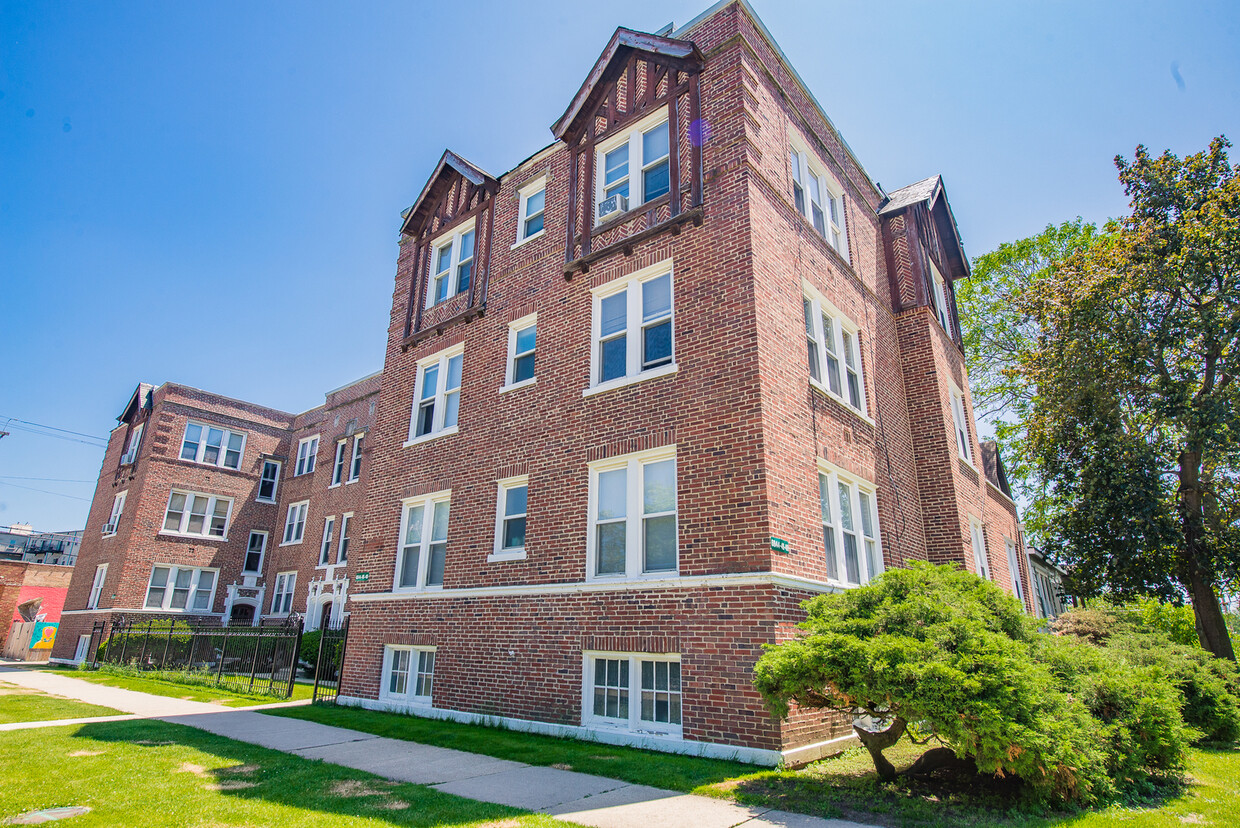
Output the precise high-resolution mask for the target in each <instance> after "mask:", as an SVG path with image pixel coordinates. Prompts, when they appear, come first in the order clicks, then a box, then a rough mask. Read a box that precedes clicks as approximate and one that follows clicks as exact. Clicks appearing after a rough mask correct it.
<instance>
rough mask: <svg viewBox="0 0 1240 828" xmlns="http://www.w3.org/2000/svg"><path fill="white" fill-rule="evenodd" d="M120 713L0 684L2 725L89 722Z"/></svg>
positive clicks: (0, 717)
mask: <svg viewBox="0 0 1240 828" xmlns="http://www.w3.org/2000/svg"><path fill="white" fill-rule="evenodd" d="M121 715H124V714H123V713H122V712H121V711H120V710H113V709H112V708H110V707H102V706H100V705H97V704H87V703H86V702H80V701H78V700H77V699H66V698H64V697H62V696H53V695H51V694H49V693H41V692H39V691H38V690H31V689H30V688H27V687H19V686H18V685H16V684H9V683H8V682H2V681H0V724H12V723H14V722H46V721H53V720H55V719H85V718H88V717H90V716H121Z"/></svg>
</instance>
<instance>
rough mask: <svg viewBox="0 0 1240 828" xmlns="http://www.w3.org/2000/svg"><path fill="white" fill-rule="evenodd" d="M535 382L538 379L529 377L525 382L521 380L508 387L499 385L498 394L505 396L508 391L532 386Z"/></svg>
mask: <svg viewBox="0 0 1240 828" xmlns="http://www.w3.org/2000/svg"><path fill="white" fill-rule="evenodd" d="M536 382H538V377H530V378H529V379H527V380H521V381H520V382H514V383H511V384H510V385H501V386H500V387H499V393H501V394H507V393H508V392H509V391H516V390H517V389H518V388H525V387H527V386H530V385H533V384H534V383H536Z"/></svg>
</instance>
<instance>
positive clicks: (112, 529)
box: [103, 523, 116, 535]
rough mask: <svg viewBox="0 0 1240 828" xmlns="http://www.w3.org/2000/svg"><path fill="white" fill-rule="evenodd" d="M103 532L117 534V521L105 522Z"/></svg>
mask: <svg viewBox="0 0 1240 828" xmlns="http://www.w3.org/2000/svg"><path fill="white" fill-rule="evenodd" d="M103 534H105V535H115V534H116V524H115V523H105V524H103Z"/></svg>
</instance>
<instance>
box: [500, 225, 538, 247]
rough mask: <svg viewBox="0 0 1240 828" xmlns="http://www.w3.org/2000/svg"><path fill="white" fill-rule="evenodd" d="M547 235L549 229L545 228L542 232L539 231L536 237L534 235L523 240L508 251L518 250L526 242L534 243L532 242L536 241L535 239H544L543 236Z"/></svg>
mask: <svg viewBox="0 0 1240 828" xmlns="http://www.w3.org/2000/svg"><path fill="white" fill-rule="evenodd" d="M545 235H547V228H545V227H544V228H543V229H542V230H539V231H538V232H537V233H535V234H534V235H532V236H526V237H525V238H523V239H521V240H520V241H518V242H517V243H516V244H514V245H513V246H512V247H510V248H508V249H509V250H516V249H517V248H518V247H520V246H521V245H523V244H525V243H526V242H532V241H534V239H541V238H542V237H543V236H545Z"/></svg>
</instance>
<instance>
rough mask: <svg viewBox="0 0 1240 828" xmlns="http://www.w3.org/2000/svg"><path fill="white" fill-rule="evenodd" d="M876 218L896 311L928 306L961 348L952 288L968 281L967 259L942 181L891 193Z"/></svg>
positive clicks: (936, 178) (937, 178)
mask: <svg viewBox="0 0 1240 828" xmlns="http://www.w3.org/2000/svg"><path fill="white" fill-rule="evenodd" d="M878 215H879V217H880V219H881V221H882V229H883V247H884V252H885V254H886V257H887V273H888V274H889V276H890V278H891V287H892V296H893V299H894V302H895V310H896V311H897V312H899V311H902V310H908V309H910V308H916V307H929V308H930V309H931V310H932V311H933V312H934V317H935V319H937V320H938V322H939V324H940V325H941V326H942V327H943V330H944V331H946V332H947V333H948V335H949V336H950V337H951V339H952V340H954V341H955V342H956V343H957V345H959V344H960V342H961V337H960V319H959V317H958V315H957V313H956V291H955V289H954V287H953V283H954V282H955V281H956V280H957V279H964V278H967V277H968V276H969V259H968V257H967V256H965V253H964V246H963V244H962V243H961V241H960V230H959V229H958V228H957V227H956V217H955V216H954V215H952V208H951V205H950V204H948V202H947V191H946V190H945V189H944V187H943V178H942V176H937V175H936V176H932V177H931V178H927V179H925V180H924V181H918V182H917V183H916V184H910V185H909V186H907V187H901V188H900V189H898V190H895V191H893V192H891V193H889V194H888V195H887V198H886V200H885V201H884V202H883V204H882V206H880V207H879V209H878Z"/></svg>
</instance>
